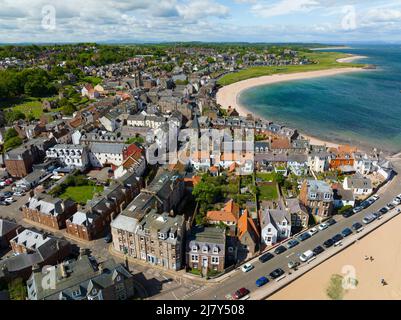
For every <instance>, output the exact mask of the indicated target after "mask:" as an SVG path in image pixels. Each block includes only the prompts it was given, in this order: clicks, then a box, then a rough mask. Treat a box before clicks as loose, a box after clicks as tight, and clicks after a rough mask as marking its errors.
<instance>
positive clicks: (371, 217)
mask: <svg viewBox="0 0 401 320" xmlns="http://www.w3.org/2000/svg"><path fill="white" fill-rule="evenodd" d="M375 219H376V217H375V216H374V215H373V214H371V213H369V214H367V215H366V216H365V217H364V218H363V219H362V222H363V223H364V224H369V223H371V222H373V220H375Z"/></svg>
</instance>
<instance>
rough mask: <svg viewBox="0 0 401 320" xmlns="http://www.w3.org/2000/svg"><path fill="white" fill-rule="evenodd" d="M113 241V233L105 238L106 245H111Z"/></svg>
mask: <svg viewBox="0 0 401 320" xmlns="http://www.w3.org/2000/svg"><path fill="white" fill-rule="evenodd" d="M112 241H113V237H112V235H111V233H109V234H108V235H107V236H106V237H105V238H104V242H106V243H110V242H112Z"/></svg>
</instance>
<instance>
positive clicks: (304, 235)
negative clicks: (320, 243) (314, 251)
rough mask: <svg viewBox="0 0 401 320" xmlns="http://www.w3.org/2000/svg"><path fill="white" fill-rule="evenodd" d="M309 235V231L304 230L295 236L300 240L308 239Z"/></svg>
mask: <svg viewBox="0 0 401 320" xmlns="http://www.w3.org/2000/svg"><path fill="white" fill-rule="evenodd" d="M310 237H311V235H310V234H309V232H305V233H303V234H301V235H299V236H298V237H297V239H298V240H299V241H301V242H302V241H305V240H307V239H309V238H310Z"/></svg>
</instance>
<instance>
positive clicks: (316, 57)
mask: <svg viewBox="0 0 401 320" xmlns="http://www.w3.org/2000/svg"><path fill="white" fill-rule="evenodd" d="M305 57H306V58H308V59H310V60H311V61H316V62H318V63H316V64H308V65H292V66H271V67H269V66H261V67H251V68H248V69H245V70H241V71H238V72H235V73H229V74H227V75H225V76H224V77H222V78H220V79H219V80H218V84H219V85H222V86H226V85H229V84H232V83H235V82H238V81H242V80H247V79H251V78H257V77H261V76H269V75H273V74H278V73H280V74H283V73H296V72H305V71H317V70H323V69H333V68H349V67H363V66H364V65H363V64H356V63H338V62H337V61H336V60H337V59H341V58H345V57H347V55H346V54H344V53H338V52H307V53H305Z"/></svg>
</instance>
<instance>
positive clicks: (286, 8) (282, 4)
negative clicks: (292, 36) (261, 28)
mask: <svg viewBox="0 0 401 320" xmlns="http://www.w3.org/2000/svg"><path fill="white" fill-rule="evenodd" d="M318 6H319V1H317V0H280V1H276V2H275V3H267V2H261V3H258V4H255V5H253V6H252V8H251V10H252V12H253V13H254V14H255V15H258V16H261V17H264V18H268V17H275V16H282V15H287V14H290V13H295V12H308V11H311V10H313V9H315V8H316V7H318Z"/></svg>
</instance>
